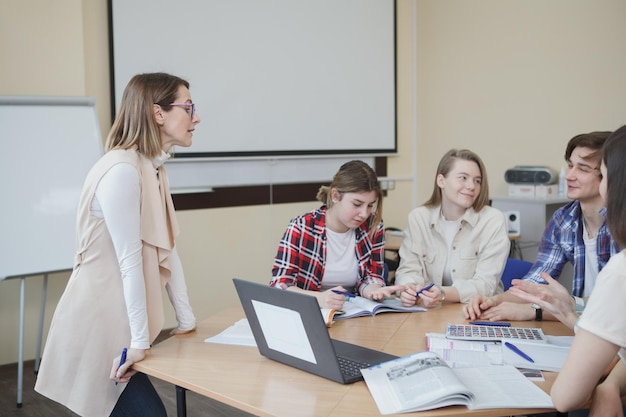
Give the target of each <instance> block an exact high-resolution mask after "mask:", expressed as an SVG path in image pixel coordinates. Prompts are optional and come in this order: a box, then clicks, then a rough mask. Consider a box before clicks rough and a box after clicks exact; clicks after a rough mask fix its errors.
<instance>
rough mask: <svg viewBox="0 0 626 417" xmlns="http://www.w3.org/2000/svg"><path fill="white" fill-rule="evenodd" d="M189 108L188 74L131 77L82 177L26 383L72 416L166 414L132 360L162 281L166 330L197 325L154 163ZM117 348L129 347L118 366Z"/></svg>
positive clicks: (186, 127)
mask: <svg viewBox="0 0 626 417" xmlns="http://www.w3.org/2000/svg"><path fill="white" fill-rule="evenodd" d="M194 110H195V107H194V104H193V102H192V101H191V96H190V94H189V83H188V82H187V81H185V80H183V79H181V78H178V77H175V76H172V75H169V74H164V73H153V74H140V75H136V76H134V77H133V78H132V79H131V80H130V82H129V83H128V85H127V86H126V89H125V90H124V94H123V97H122V102H121V105H120V110H119V113H118V115H117V117H116V119H115V121H114V123H113V127H112V128H111V131H110V132H109V135H108V137H107V140H106V144H105V150H106V153H105V155H104V156H103V157H102V158H101V159H100V160H99V161H98V162H97V163H96V164H95V165H94V166H93V168H92V169H91V171H90V172H89V174H88V175H87V178H86V180H85V183H84V186H83V191H82V195H81V199H80V202H79V206H78V219H77V245H78V247H77V251H76V254H75V258H74V270H73V273H72V276H71V277H70V280H69V282H68V284H67V287H66V288H65V292H64V293H63V296H62V297H61V300H60V301H59V303H58V305H57V308H56V311H55V313H54V317H53V319H52V324H51V326H50V332H49V333H48V338H47V342H46V346H45V351H44V354H43V359H42V364H41V368H40V370H39V374H38V377H37V383H36V385H35V390H36V391H38V392H39V393H41V394H43V395H45V396H46V397H49V398H51V399H53V400H54V401H57V402H59V403H61V404H63V405H65V406H66V407H68V408H69V409H71V410H72V411H73V412H75V413H77V414H79V415H81V416H86V417H90V416H94V417H107V416H120V417H121V416H131V415H132V416H146V417H147V416H151V417H155V416H157V417H161V416H162V417H166V412H165V407H164V406H163V402H162V401H161V399H160V398H159V396H158V394H157V393H156V391H155V389H154V387H153V386H152V384H151V383H150V380H149V379H148V377H147V376H146V375H145V374H142V373H138V372H137V371H134V370H132V368H131V366H132V365H133V363H135V362H139V361H141V360H142V359H144V358H145V356H146V351H147V350H148V349H150V345H151V343H152V342H153V341H154V339H155V338H156V336H157V335H158V334H159V332H160V331H161V329H162V326H163V303H162V288H163V287H165V288H166V289H167V292H168V295H169V298H170V301H171V302H172V305H173V307H174V311H175V312H176V320H177V322H178V327H177V328H176V329H174V330H173V333H175V334H180V333H187V332H190V331H193V330H194V329H195V326H196V320H195V317H194V315H193V312H192V310H191V306H190V305H189V300H188V297H187V288H186V285H185V277H184V274H183V268H182V264H181V262H180V259H179V257H178V253H177V252H176V247H175V242H174V239H175V238H176V236H177V235H178V231H179V230H178V224H177V222H176V217H175V213H174V206H173V204H172V198H171V195H170V191H169V186H168V182H167V175H166V172H165V169H164V167H163V166H162V164H163V163H164V162H165V160H167V158H168V157H169V154H168V152H169V151H170V149H171V148H172V146H175V145H177V146H185V147H187V146H190V145H191V140H192V135H193V131H194V128H195V126H196V125H197V124H198V123H199V122H200V118H199V117H198V115H197V114H195V111H194ZM124 347H128V355H127V357H126V362H125V363H124V364H123V365H122V366H120V367H119V369H118V364H119V361H120V353H121V352H122V349H123V348H124ZM111 363H113V365H111ZM118 383H119V384H118Z"/></svg>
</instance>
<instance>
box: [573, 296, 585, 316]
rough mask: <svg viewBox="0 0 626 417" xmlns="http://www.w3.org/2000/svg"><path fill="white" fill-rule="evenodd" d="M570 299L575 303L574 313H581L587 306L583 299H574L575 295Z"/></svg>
mask: <svg viewBox="0 0 626 417" xmlns="http://www.w3.org/2000/svg"><path fill="white" fill-rule="evenodd" d="M572 298H573V299H574V302H575V303H576V312H577V313H582V312H583V310H584V309H585V305H586V304H587V302H586V301H585V299H584V298H582V297H576V296H575V295H572Z"/></svg>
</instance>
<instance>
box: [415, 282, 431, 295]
mask: <svg viewBox="0 0 626 417" xmlns="http://www.w3.org/2000/svg"><path fill="white" fill-rule="evenodd" d="M434 286H435V283H434V282H433V283H431V284H428V285H427V286H425V287H424V288H422V289H421V290H419V291H418V292H416V293H415V296H416V297H419V295H420V294H421V293H423V292H424V291H428V290H430V289H431V288H432V287H434Z"/></svg>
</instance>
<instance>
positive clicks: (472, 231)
mask: <svg viewBox="0 0 626 417" xmlns="http://www.w3.org/2000/svg"><path fill="white" fill-rule="evenodd" d="M440 212H441V207H440V206H437V207H432V208H430V207H426V206H421V207H418V208H416V209H414V210H413V211H411V213H410V214H409V227H408V229H407V231H406V237H405V238H404V240H403V242H402V246H401V247H400V252H399V254H400V266H399V267H398V270H397V271H396V281H395V282H396V284H408V283H415V284H418V285H419V286H422V285H424V284H425V283H428V282H431V281H432V282H434V283H435V284H437V285H441V284H442V279H443V271H444V268H445V266H446V262H447V259H448V253H447V252H448V245H447V244H446V239H445V237H444V234H443V231H442V230H441V225H440V224H439V219H440ZM509 248H510V242H509V237H508V233H507V227H506V221H505V218H504V215H503V214H502V212H501V211H499V210H497V209H494V208H493V207H484V208H483V209H482V210H481V211H480V212H476V211H475V210H474V209H472V208H469V209H467V210H466V212H465V214H464V215H463V217H462V218H461V228H460V230H459V231H458V232H457V234H456V236H455V237H454V241H453V244H452V253H450V254H449V256H451V257H452V258H451V261H452V265H451V273H452V281H453V284H452V285H453V286H454V287H455V288H456V289H457V290H458V291H459V296H460V299H461V302H463V303H466V302H468V301H469V299H470V298H471V297H472V296H473V295H474V294H481V295H487V296H491V295H494V294H499V293H501V292H502V289H503V287H502V281H501V279H500V277H501V275H502V270H503V269H504V264H505V263H506V259H507V257H508V255H509Z"/></svg>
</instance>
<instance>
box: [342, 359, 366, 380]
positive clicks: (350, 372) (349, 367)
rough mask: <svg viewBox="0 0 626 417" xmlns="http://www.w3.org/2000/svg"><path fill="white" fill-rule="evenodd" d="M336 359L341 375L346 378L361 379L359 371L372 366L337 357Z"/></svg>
mask: <svg viewBox="0 0 626 417" xmlns="http://www.w3.org/2000/svg"><path fill="white" fill-rule="evenodd" d="M337 359H338V360H339V368H340V369H341V373H342V374H343V375H344V376H346V377H348V378H355V377H361V369H365V368H369V367H370V366H372V365H371V364H369V363H365V362H359V361H355V360H353V359H348V358H346V357H343V356H337Z"/></svg>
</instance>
